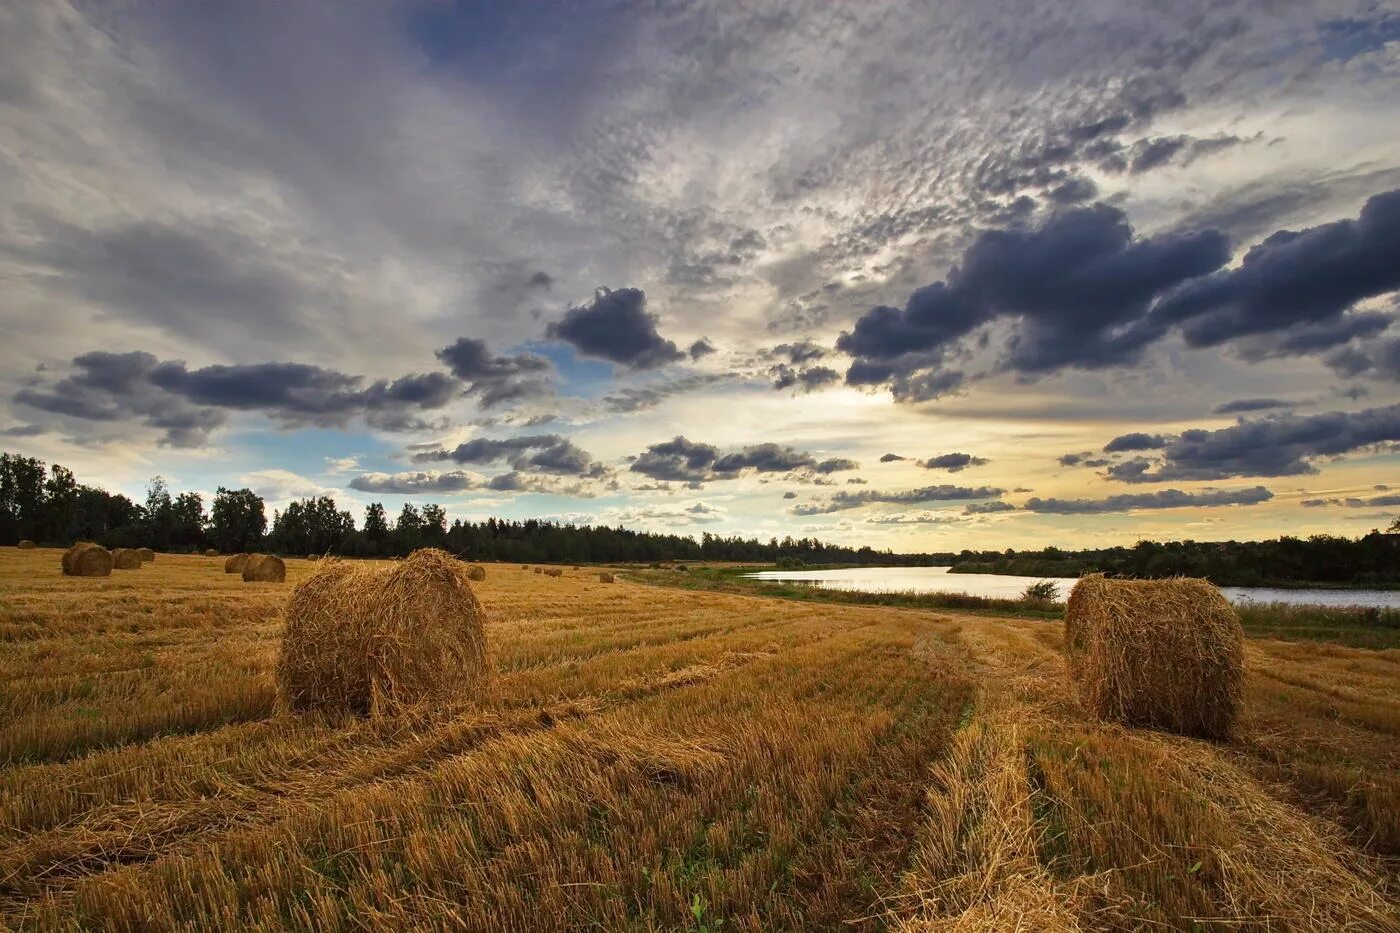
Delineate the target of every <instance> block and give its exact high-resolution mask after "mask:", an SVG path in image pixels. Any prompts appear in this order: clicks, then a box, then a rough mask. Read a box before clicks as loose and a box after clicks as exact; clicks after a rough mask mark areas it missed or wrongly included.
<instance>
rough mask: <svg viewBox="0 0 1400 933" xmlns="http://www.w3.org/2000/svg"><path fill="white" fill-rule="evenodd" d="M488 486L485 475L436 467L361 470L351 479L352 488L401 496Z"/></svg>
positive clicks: (461, 490)
mask: <svg viewBox="0 0 1400 933" xmlns="http://www.w3.org/2000/svg"><path fill="white" fill-rule="evenodd" d="M485 486H486V478H485V477H484V476H482V475H481V474H480V473H470V472H467V471H465V470H453V471H451V472H447V473H439V472H438V471H436V470H427V471H424V472H421V473H412V472H408V473H362V474H360V475H359V476H356V477H355V478H354V479H352V480H350V488H351V489H354V490H357V491H359V492H371V493H383V494H389V495H401V496H416V495H434V494H444V493H455V492H464V491H466V490H470V489H483V488H485Z"/></svg>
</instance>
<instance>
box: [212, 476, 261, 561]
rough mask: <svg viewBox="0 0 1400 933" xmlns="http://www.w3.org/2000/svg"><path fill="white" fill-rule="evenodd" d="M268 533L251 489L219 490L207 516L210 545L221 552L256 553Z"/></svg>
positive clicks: (257, 498)
mask: <svg viewBox="0 0 1400 933" xmlns="http://www.w3.org/2000/svg"><path fill="white" fill-rule="evenodd" d="M266 531H267V512H266V510H265V505H264V503H263V500H262V497H261V496H259V495H258V494H257V493H255V492H253V490H251V489H247V488H244V489H225V488H224V487H223V486H220V487H219V491H218V492H217V493H215V494H214V505H213V508H212V510H211V511H210V515H209V543H210V544H212V545H214V547H216V548H218V549H219V550H221V551H226V552H230V553H237V552H239V551H255V550H257V549H258V548H259V547H261V546H262V538H263V534H264V533H265V532H266Z"/></svg>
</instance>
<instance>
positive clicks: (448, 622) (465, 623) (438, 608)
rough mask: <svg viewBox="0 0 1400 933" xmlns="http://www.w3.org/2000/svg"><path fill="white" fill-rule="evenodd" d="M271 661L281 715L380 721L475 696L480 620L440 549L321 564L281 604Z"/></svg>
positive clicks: (480, 672) (482, 677) (459, 569)
mask: <svg viewBox="0 0 1400 933" xmlns="http://www.w3.org/2000/svg"><path fill="white" fill-rule="evenodd" d="M286 615H287V628H286V633H285V635H284V636H283V639H282V653H281V656H280V658H279V659H278V662H277V692H278V698H279V701H280V702H281V704H282V705H283V707H284V708H286V709H290V710H329V711H338V712H351V713H359V714H369V715H372V716H382V715H387V714H391V713H394V712H397V711H399V710H402V709H406V708H411V707H414V706H417V705H419V704H423V703H428V702H442V701H450V700H453V699H457V698H460V697H469V698H470V697H476V696H479V695H480V692H481V690H482V688H483V687H484V686H485V684H486V681H487V676H488V672H487V665H486V636H485V632H484V629H483V621H484V613H483V611H482V608H481V603H480V602H479V601H478V600H477V598H476V594H474V593H473V592H472V588H471V584H470V583H469V582H468V577H467V568H466V567H465V566H463V564H462V563H461V561H458V560H456V559H454V558H453V557H452V556H450V555H449V554H447V553H446V552H444V551H440V550H437V549H428V548H425V549H423V550H419V551H414V552H413V553H412V554H411V555H409V557H408V559H407V560H404V561H401V562H399V563H396V564H393V565H390V566H382V565H381V566H376V565H372V564H355V565H351V564H348V563H346V562H343V561H338V560H327V561H324V562H323V563H322V565H321V567H320V568H319V569H318V570H317V571H316V573H315V574H313V575H312V576H311V577H310V578H309V579H307V580H306V581H304V582H302V583H300V584H298V585H297V587H296V588H295V589H294V590H292V595H291V597H290V598H289V599H288V600H287V611H286Z"/></svg>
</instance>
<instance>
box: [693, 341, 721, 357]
mask: <svg viewBox="0 0 1400 933" xmlns="http://www.w3.org/2000/svg"><path fill="white" fill-rule="evenodd" d="M686 352H687V353H689V354H690V358H691V360H692V361H694V360H698V359H701V358H702V357H706V356H709V355H710V354H711V353H715V352H717V351H716V350H715V345H714V344H712V343H710V341H709V340H706V339H701V340H697V341H695V342H694V343H692V344H691V345H690V349H689V350H688V351H686Z"/></svg>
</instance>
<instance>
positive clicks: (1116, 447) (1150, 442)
mask: <svg viewBox="0 0 1400 933" xmlns="http://www.w3.org/2000/svg"><path fill="white" fill-rule="evenodd" d="M1166 443H1167V440H1166V438H1164V437H1163V436H1162V435H1160V434H1144V433H1143V432H1141V431H1134V432H1133V433H1131V434H1120V435H1118V436H1117V437H1115V438H1114V439H1113V440H1111V441H1109V442H1108V443H1107V444H1105V445H1104V446H1103V452H1104V453H1106V454H1116V453H1121V452H1123V451H1127V450H1157V449H1159V448H1161V447H1163V446H1165V445H1166Z"/></svg>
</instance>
